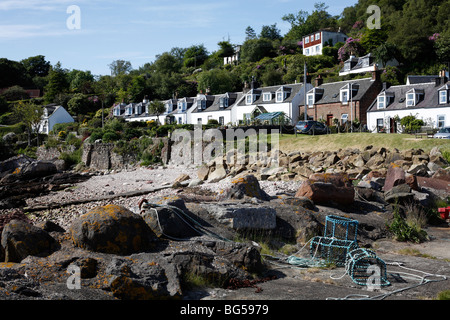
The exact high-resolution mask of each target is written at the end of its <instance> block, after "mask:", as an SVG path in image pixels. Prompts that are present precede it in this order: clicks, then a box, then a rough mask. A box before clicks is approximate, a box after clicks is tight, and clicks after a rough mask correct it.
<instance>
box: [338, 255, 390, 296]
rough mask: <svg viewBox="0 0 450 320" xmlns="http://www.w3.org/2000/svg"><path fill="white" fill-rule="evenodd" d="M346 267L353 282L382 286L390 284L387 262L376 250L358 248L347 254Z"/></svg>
mask: <svg viewBox="0 0 450 320" xmlns="http://www.w3.org/2000/svg"><path fill="white" fill-rule="evenodd" d="M346 269H347V272H348V274H349V276H350V277H351V278H352V280H353V282H355V283H356V284H359V285H361V286H373V287H375V288H376V287H381V286H388V285H390V283H389V281H388V280H387V272H386V263H385V262H384V261H383V260H382V259H380V258H379V257H377V256H376V254H375V252H373V251H371V250H367V249H362V248H358V249H355V250H352V251H350V252H349V253H348V254H347V261H346Z"/></svg>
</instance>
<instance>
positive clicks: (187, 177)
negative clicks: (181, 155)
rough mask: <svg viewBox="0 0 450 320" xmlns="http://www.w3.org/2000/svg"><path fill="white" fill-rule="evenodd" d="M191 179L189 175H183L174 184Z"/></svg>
mask: <svg viewBox="0 0 450 320" xmlns="http://www.w3.org/2000/svg"><path fill="white" fill-rule="evenodd" d="M190 178H191V177H189V175H188V174H181V175H180V176H179V177H178V178H176V179H175V181H174V183H177V182H183V181H187V180H189V179H190Z"/></svg>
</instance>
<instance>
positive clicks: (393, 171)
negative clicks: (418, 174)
mask: <svg viewBox="0 0 450 320" xmlns="http://www.w3.org/2000/svg"><path fill="white" fill-rule="evenodd" d="M405 182H406V177H405V171H404V170H403V169H402V168H401V167H399V166H398V165H396V164H394V163H391V164H390V165H389V168H388V172H387V174H386V180H385V182H384V191H385V192H386V191H389V190H391V189H392V188H393V187H395V186H398V185H400V184H404V183H405Z"/></svg>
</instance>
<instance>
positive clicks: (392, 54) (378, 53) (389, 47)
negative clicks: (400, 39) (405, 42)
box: [373, 42, 400, 68]
mask: <svg viewBox="0 0 450 320" xmlns="http://www.w3.org/2000/svg"><path fill="white" fill-rule="evenodd" d="M373 54H374V55H375V57H376V58H377V60H378V61H380V62H381V64H382V66H383V68H385V67H386V64H387V63H388V62H389V61H391V60H393V59H398V58H399V56H400V54H399V52H398V49H397V46H396V45H395V44H393V43H390V42H385V43H382V44H381V45H380V46H378V47H377V48H376V49H375V50H373Z"/></svg>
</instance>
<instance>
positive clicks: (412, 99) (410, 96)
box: [406, 89, 424, 107]
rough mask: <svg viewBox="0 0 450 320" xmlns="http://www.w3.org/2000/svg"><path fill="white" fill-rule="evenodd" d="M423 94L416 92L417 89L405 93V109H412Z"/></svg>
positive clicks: (420, 91) (421, 91)
mask: <svg viewBox="0 0 450 320" xmlns="http://www.w3.org/2000/svg"><path fill="white" fill-rule="evenodd" d="M423 94H424V92H423V90H417V89H412V90H410V91H408V92H406V106H407V107H414V106H416V105H417V104H418V103H419V101H420V98H421V96H423Z"/></svg>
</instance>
